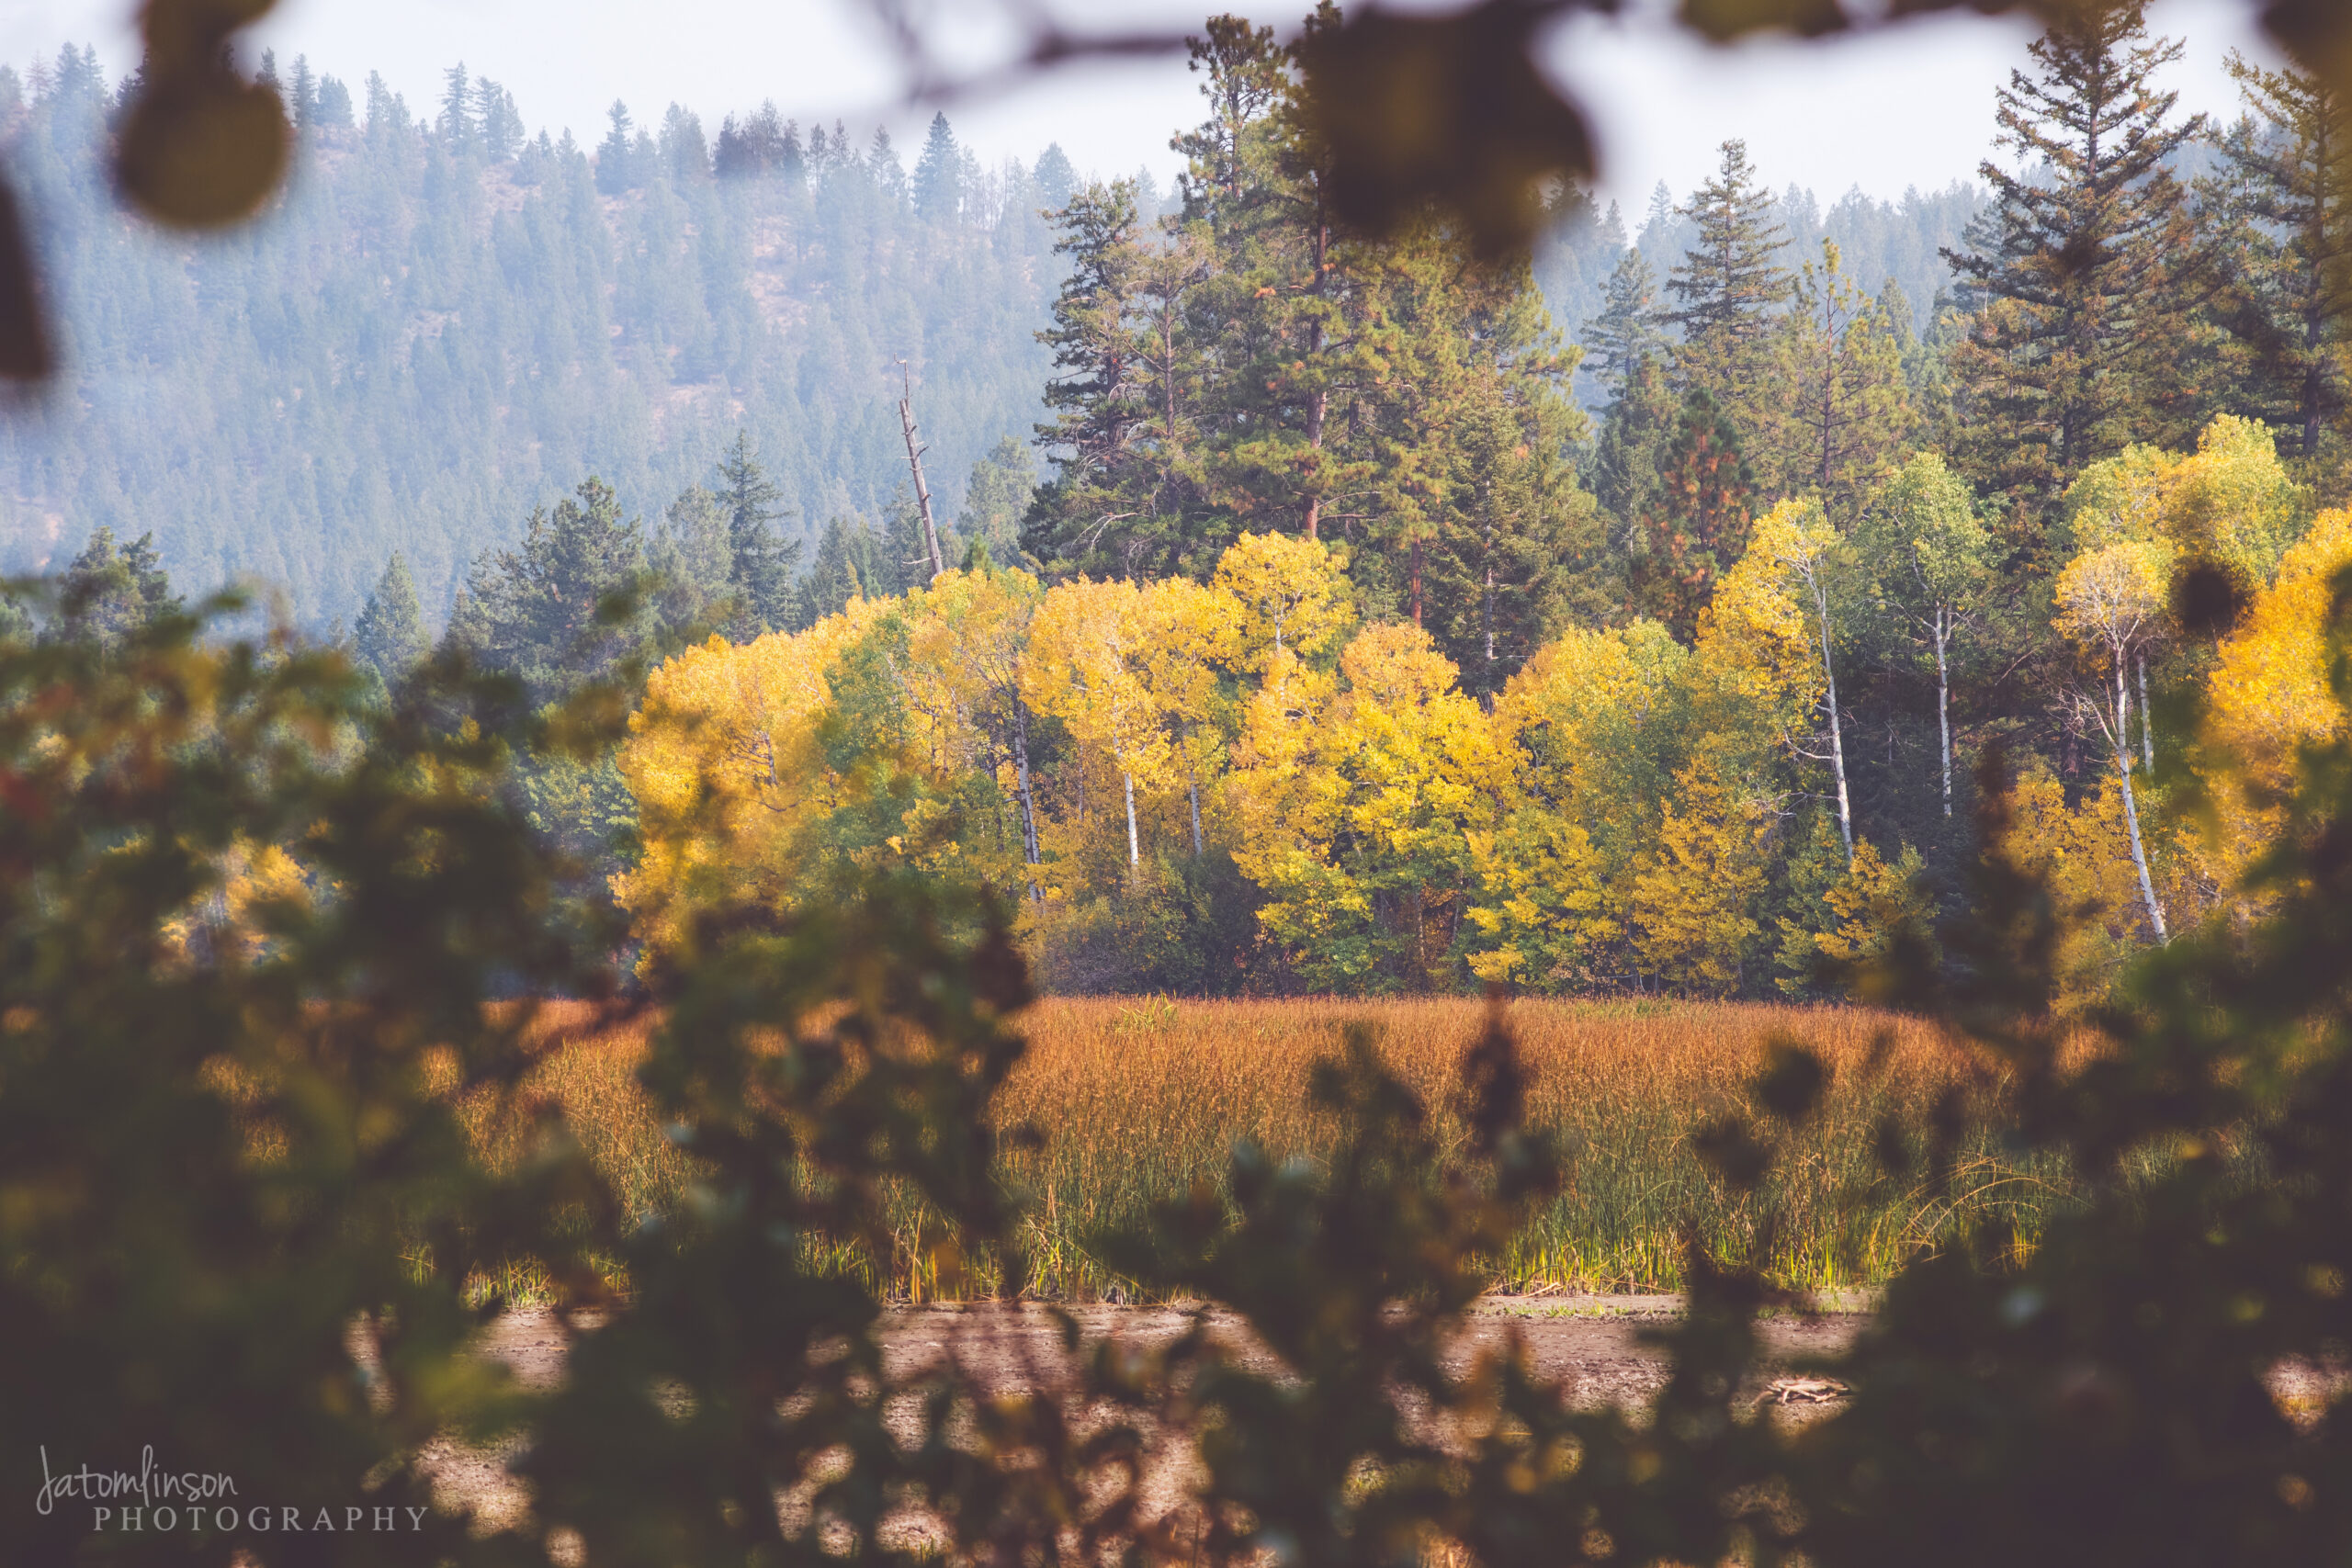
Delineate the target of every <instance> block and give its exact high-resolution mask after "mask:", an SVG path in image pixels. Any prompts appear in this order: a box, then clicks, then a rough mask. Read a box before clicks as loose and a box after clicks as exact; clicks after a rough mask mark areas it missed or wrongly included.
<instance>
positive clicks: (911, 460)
mask: <svg viewBox="0 0 2352 1568" xmlns="http://www.w3.org/2000/svg"><path fill="white" fill-rule="evenodd" d="M899 430H900V432H901V433H903V434H905V436H906V438H907V467H909V468H912V469H913V470H914V475H915V505H916V506H917V507H918V508H920V509H921V511H922V546H923V549H924V551H925V552H926V553H927V554H928V555H929V556H930V557H931V578H932V581H934V582H936V581H939V574H940V573H941V572H943V571H945V570H947V563H946V562H945V561H944V560H943V559H942V558H940V554H939V525H938V524H937V523H935V522H933V520H932V515H931V487H930V486H929V485H927V484H925V483H924V482H923V478H922V452H923V449H922V446H919V445H917V444H916V441H915V394H914V390H913V388H912V385H911V384H910V386H909V388H908V390H907V395H906V396H905V397H903V398H900V399H899Z"/></svg>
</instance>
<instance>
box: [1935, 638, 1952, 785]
mask: <svg viewBox="0 0 2352 1568" xmlns="http://www.w3.org/2000/svg"><path fill="white" fill-rule="evenodd" d="M1950 645H1951V621H1950V620H1948V619H1947V618H1946V614H1945V611H1944V607H1943V606H1942V605H1940V604H1939V605H1937V606H1936V735H1937V739H1938V740H1939V742H1940V744H1941V747H1942V750H1943V760H1944V815H1945V816H1946V817H1950V816H1951V668H1950V666H1949V665H1947V664H1946V662H1945V660H1944V650H1945V649H1946V648H1948V647H1949V646H1950Z"/></svg>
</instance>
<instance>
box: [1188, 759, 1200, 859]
mask: <svg viewBox="0 0 2352 1568" xmlns="http://www.w3.org/2000/svg"><path fill="white" fill-rule="evenodd" d="M1186 784H1187V785H1188V787H1189V788H1190V791H1191V793H1192V796H1193V859H1194V860H1198V859H1200V858H1201V777H1200V775H1199V774H1198V773H1195V774H1193V776H1192V777H1191V778H1190V779H1189V780H1187V781H1186Z"/></svg>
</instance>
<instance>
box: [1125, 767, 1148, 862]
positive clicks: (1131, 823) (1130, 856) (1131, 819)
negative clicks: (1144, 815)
mask: <svg viewBox="0 0 2352 1568" xmlns="http://www.w3.org/2000/svg"><path fill="white" fill-rule="evenodd" d="M1120 776H1121V777H1122V778H1125V780H1126V781H1127V871H1128V874H1131V875H1132V874H1134V873H1136V872H1138V871H1140V870H1142V869H1143V847H1142V845H1141V844H1140V843H1139V842H1138V841H1137V840H1136V776H1135V774H1133V773H1123V774H1121V775H1120Z"/></svg>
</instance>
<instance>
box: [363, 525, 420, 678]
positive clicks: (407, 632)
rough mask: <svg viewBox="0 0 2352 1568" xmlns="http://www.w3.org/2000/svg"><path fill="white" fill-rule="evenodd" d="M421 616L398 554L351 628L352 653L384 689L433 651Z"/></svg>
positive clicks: (405, 566)
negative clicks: (374, 673)
mask: <svg viewBox="0 0 2352 1568" xmlns="http://www.w3.org/2000/svg"><path fill="white" fill-rule="evenodd" d="M432 648H433V639H432V638H431V637H427V636H426V635H425V631H424V610H423V609H422V608H421V607H420V606H419V605H418V604H417V602H416V581H415V579H413V578H412V577H411V576H410V575H409V570H408V562H407V560H406V559H405V558H402V557H401V553H400V551H398V550H394V551H393V552H392V558H391V559H390V561H388V562H386V563H385V565H384V575H383V576H382V577H381V578H379V579H378V580H377V582H376V591H375V592H373V593H370V594H368V603H367V604H365V605H364V606H362V608H361V609H360V612H359V619H358V621H357V622H356V624H355V625H354V626H353V627H352V651H353V652H354V653H355V654H356V655H357V656H358V658H359V659H360V660H361V661H362V662H363V663H365V664H366V665H367V666H368V668H369V669H371V670H373V671H376V674H377V676H378V678H379V679H380V680H381V681H382V682H384V684H385V685H386V686H387V687H391V686H396V685H398V684H399V683H400V682H401V679H402V678H403V677H405V676H406V675H407V674H408V672H409V671H411V670H413V669H414V668H415V667H416V666H417V664H418V663H419V662H420V661H421V660H423V659H424V656H425V655H426V654H427V653H429V652H431V651H432Z"/></svg>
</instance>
